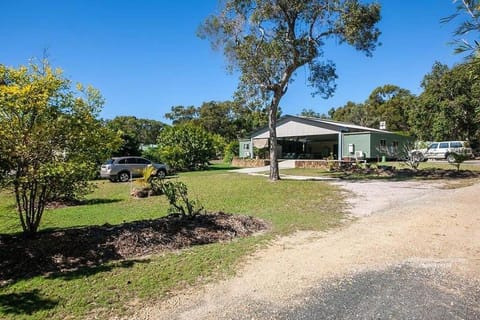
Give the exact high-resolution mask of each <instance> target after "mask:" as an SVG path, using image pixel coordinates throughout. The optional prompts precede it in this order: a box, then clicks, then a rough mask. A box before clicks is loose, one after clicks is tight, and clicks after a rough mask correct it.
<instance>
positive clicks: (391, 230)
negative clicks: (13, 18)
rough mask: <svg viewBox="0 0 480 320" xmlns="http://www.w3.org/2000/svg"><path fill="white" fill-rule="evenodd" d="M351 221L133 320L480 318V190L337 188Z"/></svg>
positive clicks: (299, 238) (278, 245) (266, 253)
mask: <svg viewBox="0 0 480 320" xmlns="http://www.w3.org/2000/svg"><path fill="white" fill-rule="evenodd" d="M341 186H342V188H344V190H345V192H347V193H348V196H349V199H350V204H351V206H352V207H351V213H352V216H353V217H355V219H354V221H351V222H349V223H346V224H345V225H344V226H343V227H341V228H337V229H334V230H330V231H328V232H298V233H296V234H294V235H292V236H289V237H285V238H280V239H278V240H277V241H276V242H275V243H273V244H272V245H271V246H269V247H268V248H267V249H265V250H261V251H259V252H257V253H256V254H255V255H254V256H252V257H251V259H249V260H248V262H247V263H246V264H245V265H244V266H243V267H242V269H241V271H240V272H239V275H238V276H237V277H235V278H232V279H229V280H226V281H222V282H220V283H214V284H210V285H207V286H205V287H204V288H200V289H198V288H197V289H192V291H191V292H182V293H179V294H178V295H176V296H174V297H172V298H171V299H169V300H167V301H161V302H159V303H158V304H156V305H153V306H151V307H148V308H144V309H142V310H139V312H138V313H137V314H136V317H135V318H136V319H192V320H193V319H480V289H479V288H480V205H479V204H478V203H479V201H478V197H479V195H480V184H475V185H473V186H469V187H464V188H458V189H444V188H441V184H440V183H438V182H437V183H435V184H432V183H431V182H421V183H419V182H365V183H342V185H341Z"/></svg>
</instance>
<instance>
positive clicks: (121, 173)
mask: <svg viewBox="0 0 480 320" xmlns="http://www.w3.org/2000/svg"><path fill="white" fill-rule="evenodd" d="M149 165H151V166H153V167H154V168H155V169H156V176H157V177H160V178H164V177H165V176H166V175H167V171H168V167H167V166H166V165H165V164H162V163H155V162H153V161H150V160H148V159H145V158H142V157H118V158H111V159H108V160H107V161H105V163H104V164H102V167H101V168H100V176H101V177H102V178H108V179H110V181H112V182H116V181H120V182H127V181H129V180H130V178H133V177H141V176H142V175H143V170H144V169H145V168H146V167H147V166H149Z"/></svg>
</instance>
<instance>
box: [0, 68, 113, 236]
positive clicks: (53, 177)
mask: <svg viewBox="0 0 480 320" xmlns="http://www.w3.org/2000/svg"><path fill="white" fill-rule="evenodd" d="M102 105H103V98H102V96H101V95H100V92H99V91H98V90H96V89H94V88H91V87H87V88H85V87H83V86H82V85H77V87H76V89H73V88H72V83H71V82H70V81H69V80H67V79H65V78H64V77H63V76H62V72H61V71H60V70H58V69H53V68H52V67H51V66H50V65H49V64H48V62H47V61H42V62H41V63H38V64H35V63H32V64H30V65H29V66H21V67H19V68H10V67H6V66H4V65H0V106H1V109H0V136H1V139H0V163H1V166H0V168H1V171H0V183H1V187H5V188H11V189H13V192H14V195H15V201H16V207H17V212H18V215H19V219H20V223H21V225H22V228H23V231H24V232H25V233H26V234H29V235H32V234H34V233H35V232H37V230H38V227H39V225H40V221H41V218H42V216H43V212H44V209H45V205H46V204H47V202H48V201H49V200H51V199H52V198H58V197H62V196H66V197H78V196H82V195H84V194H85V193H87V192H88V191H89V190H90V188H89V187H90V185H89V183H88V180H89V179H90V178H92V177H93V176H94V175H95V172H96V170H97V163H98V162H99V161H102V160H103V159H105V158H106V157H108V156H109V155H110V153H111V152H112V150H114V149H116V148H117V147H118V146H119V143H120V140H119V139H118V137H117V136H116V134H115V133H114V132H112V131H111V130H109V129H108V128H106V127H105V126H104V125H103V124H102V123H101V121H99V120H98V119H97V117H98V113H99V111H100V109H101V107H102Z"/></svg>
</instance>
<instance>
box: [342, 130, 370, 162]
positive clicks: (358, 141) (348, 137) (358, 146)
mask: <svg viewBox="0 0 480 320" xmlns="http://www.w3.org/2000/svg"><path fill="white" fill-rule="evenodd" d="M350 144H353V146H354V150H353V151H354V152H353V153H350V152H349V145H350ZM355 151H362V152H363V153H364V154H365V157H366V158H370V157H371V156H370V133H345V134H344V135H343V146H342V156H343V157H344V158H345V157H352V158H353V157H355Z"/></svg>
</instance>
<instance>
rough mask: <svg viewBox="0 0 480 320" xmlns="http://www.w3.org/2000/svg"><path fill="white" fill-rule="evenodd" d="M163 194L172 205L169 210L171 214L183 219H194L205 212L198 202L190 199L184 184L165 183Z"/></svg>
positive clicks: (178, 182)
mask: <svg viewBox="0 0 480 320" xmlns="http://www.w3.org/2000/svg"><path fill="white" fill-rule="evenodd" d="M163 192H164V193H165V196H166V197H167V199H168V202H169V203H170V208H169V209H168V212H169V213H170V214H179V215H180V216H181V217H182V218H193V217H195V216H196V215H199V214H201V213H203V212H204V208H203V206H202V205H201V204H200V203H199V201H198V200H191V199H189V197H188V188H187V185H186V184H185V183H183V182H180V181H176V182H172V181H168V182H165V183H164V184H163Z"/></svg>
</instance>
